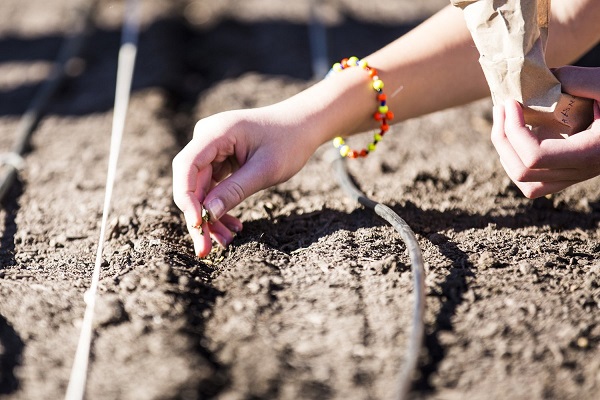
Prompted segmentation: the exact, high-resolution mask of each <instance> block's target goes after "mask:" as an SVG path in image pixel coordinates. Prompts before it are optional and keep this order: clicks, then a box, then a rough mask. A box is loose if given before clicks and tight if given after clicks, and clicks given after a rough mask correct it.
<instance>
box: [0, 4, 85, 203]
mask: <svg viewBox="0 0 600 400" xmlns="http://www.w3.org/2000/svg"><path fill="white" fill-rule="evenodd" d="M95 7H96V0H91V1H87V2H85V3H84V4H81V5H80V6H79V7H77V8H76V9H74V13H73V24H72V25H73V26H74V28H73V30H72V31H71V32H70V33H69V34H68V36H67V37H66V38H65V39H64V41H63V44H62V46H61V48H60V50H59V52H58V56H57V57H56V61H55V62H54V64H53V66H52V69H51V71H50V74H49V76H48V78H46V79H45V80H44V83H43V84H42V85H41V86H40V88H39V90H38V91H37V92H36V94H35V96H34V98H33V100H32V101H31V103H30V104H29V106H28V107H27V110H26V111H25V113H24V114H23V116H22V117H21V119H20V121H19V125H18V127H17V133H16V135H15V137H16V140H15V143H14V145H13V148H12V151H10V152H8V153H4V154H2V155H0V167H3V168H1V169H0V202H1V201H2V200H3V199H4V197H5V196H6V195H7V194H8V192H9V190H10V188H11V187H12V185H13V184H14V183H15V181H16V179H17V176H18V173H19V171H20V170H22V169H23V168H24V166H25V161H24V159H23V155H24V154H25V151H26V150H27V145H28V144H29V141H30V139H31V136H32V135H33V132H34V131H35V128H36V127H37V125H38V123H39V121H40V120H41V118H42V116H43V113H44V111H45V108H46V106H47V105H48V101H49V100H50V99H51V98H52V96H53V95H54V94H55V93H56V91H57V89H58V88H59V87H60V85H61V83H62V82H63V80H64V79H65V78H66V77H67V76H68V69H69V63H70V61H71V60H73V59H74V58H76V57H77V56H78V55H79V54H80V52H81V49H82V48H83V45H84V43H85V40H86V38H87V36H88V35H89V33H90V31H91V27H92V23H91V21H92V15H93V12H94V9H95Z"/></svg>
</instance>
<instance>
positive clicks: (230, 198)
mask: <svg viewBox="0 0 600 400" xmlns="http://www.w3.org/2000/svg"><path fill="white" fill-rule="evenodd" d="M254 164H256V162H253V161H248V162H247V163H246V164H244V165H243V166H242V167H241V168H240V169H238V170H237V171H235V172H234V173H233V174H231V175H230V176H229V177H227V178H226V179H224V180H223V181H221V182H220V183H219V184H218V185H216V186H215V187H214V188H213V189H211V191H210V192H209V193H208V194H207V195H206V198H205V200H204V208H206V210H207V211H208V213H209V214H210V217H211V219H213V220H218V219H219V218H221V217H222V216H223V215H225V213H227V212H228V211H229V210H231V209H232V208H234V207H235V206H237V205H238V204H240V203H241V202H242V201H244V200H245V199H246V198H247V197H248V196H250V195H252V194H254V193H256V192H258V191H259V190H261V189H264V188H265V187H266V186H267V184H268V178H269V176H270V174H267V173H265V172H264V171H263V168H261V167H260V165H254Z"/></svg>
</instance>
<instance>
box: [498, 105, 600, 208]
mask: <svg viewBox="0 0 600 400" xmlns="http://www.w3.org/2000/svg"><path fill="white" fill-rule="evenodd" d="M578 135H582V136H580V137H577V136H578ZM578 135H574V136H572V137H570V138H569V139H560V140H559V139H547V140H543V141H540V140H539V139H538V138H537V137H536V136H535V133H534V132H532V131H531V130H530V129H528V128H527V127H526V126H525V123H524V121H523V116H522V111H521V109H520V106H519V104H518V103H516V102H514V101H509V102H507V103H506V106H496V107H494V125H493V127H492V135H491V139H492V143H493V144H494V147H495V148H496V151H497V152H498V154H499V155H500V161H501V163H502V166H503V168H504V169H505V171H506V173H507V174H508V176H509V177H510V178H511V180H512V181H513V182H515V184H516V185H517V187H519V189H520V190H521V191H522V192H523V194H524V195H525V196H527V197H529V198H535V197H540V196H544V195H546V194H549V193H554V192H557V191H560V190H563V189H564V188H566V187H568V186H571V185H573V184H575V183H577V182H581V181H582V180H586V179H589V178H591V177H593V176H596V175H597V173H598V171H597V169H594V168H585V165H586V164H585V163H583V164H582V163H581V162H582V158H581V157H582V154H585V153H593V151H591V150H590V149H593V141H594V140H595V141H596V142H600V135H598V133H595V134H594V133H593V132H591V131H585V132H581V133H579V134H578ZM575 139H576V140H575ZM569 140H570V142H569ZM548 142H551V145H552V146H548ZM582 143H584V144H588V146H587V147H585V146H582V145H581V144H582ZM590 143H591V144H592V146H589V144H590ZM559 145H560V146H562V147H563V148H564V149H566V151H565V152H563V154H561V153H560V152H559V151H556V150H555V148H554V146H559ZM597 146H598V150H597V151H596V154H600V143H598V144H597ZM548 149H550V151H548ZM574 149H577V150H578V154H579V161H580V164H579V166H580V167H581V166H582V165H583V166H584V168H534V166H535V165H546V164H552V163H551V162H548V161H547V160H549V159H550V160H553V159H555V158H557V159H558V161H556V163H557V164H560V162H561V158H560V157H561V156H562V157H563V158H566V159H569V156H570V153H577V152H575V151H574ZM564 153H566V154H567V156H566V157H565V154H564ZM583 161H584V162H585V160H583ZM563 162H564V161H563Z"/></svg>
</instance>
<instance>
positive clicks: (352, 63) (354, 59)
mask: <svg viewBox="0 0 600 400" xmlns="http://www.w3.org/2000/svg"><path fill="white" fill-rule="evenodd" d="M357 62H358V57H354V56H352V57H350V58H349V59H348V65H349V66H351V67H355V66H356V63H357Z"/></svg>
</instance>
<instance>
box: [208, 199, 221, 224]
mask: <svg viewBox="0 0 600 400" xmlns="http://www.w3.org/2000/svg"><path fill="white" fill-rule="evenodd" d="M204 207H205V208H206V210H207V211H208V213H209V214H210V217H211V218H213V219H215V220H216V219H219V218H221V217H222V216H223V214H224V213H225V205H224V204H223V201H221V199H212V200H211V201H209V202H208V203H207V204H206V205H205V206H204Z"/></svg>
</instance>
